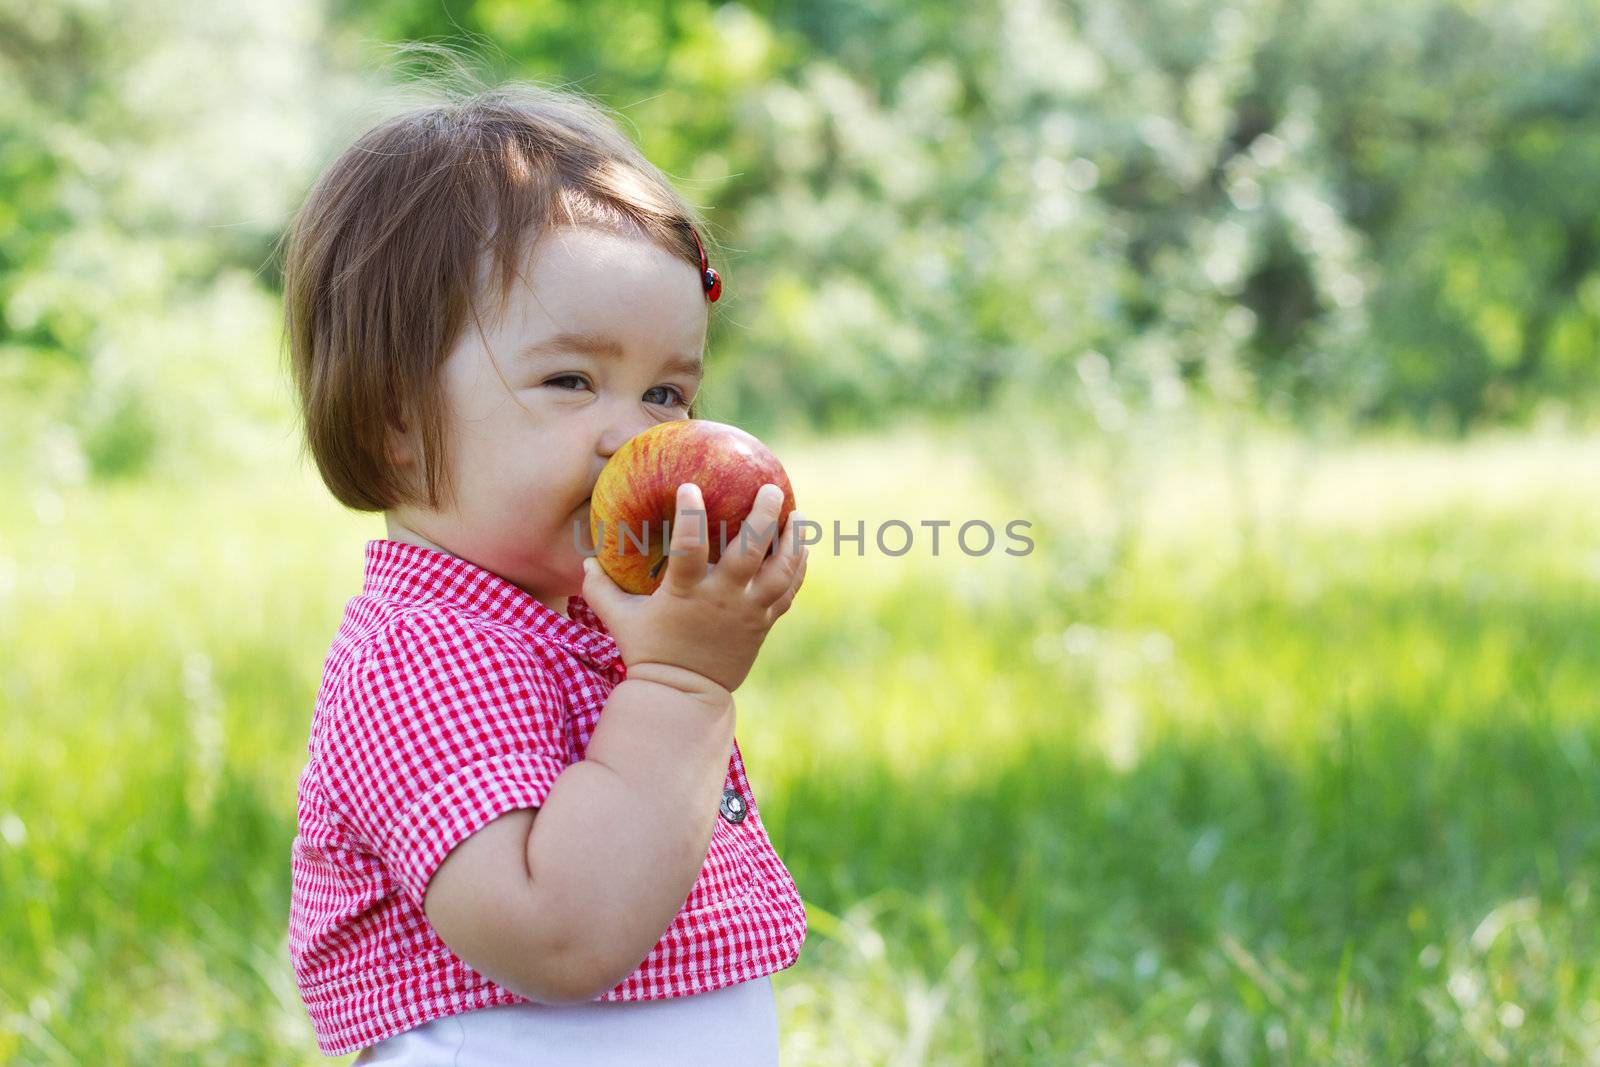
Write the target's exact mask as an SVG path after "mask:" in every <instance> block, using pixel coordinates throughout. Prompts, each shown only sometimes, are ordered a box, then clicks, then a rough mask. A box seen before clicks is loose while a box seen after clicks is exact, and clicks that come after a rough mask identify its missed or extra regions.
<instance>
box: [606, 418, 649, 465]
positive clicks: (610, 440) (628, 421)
mask: <svg viewBox="0 0 1600 1067" xmlns="http://www.w3.org/2000/svg"><path fill="white" fill-rule="evenodd" d="M653 425H655V420H654V419H650V418H647V417H645V416H643V415H637V416H631V417H628V418H621V419H616V420H614V421H612V422H611V423H609V424H608V425H607V426H606V427H605V429H604V430H602V431H601V433H600V440H599V441H598V442H597V444H598V449H597V451H599V453H600V454H601V455H602V456H605V457H606V458H608V459H609V458H610V457H611V454H612V453H613V452H615V451H616V450H617V449H619V448H621V447H622V446H623V444H624V443H625V442H626V441H627V440H628V439H629V438H631V437H633V436H634V435H635V434H638V433H643V432H644V431H645V430H647V429H649V428H650V427H651V426H653Z"/></svg>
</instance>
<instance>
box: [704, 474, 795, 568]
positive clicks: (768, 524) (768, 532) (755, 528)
mask: <svg viewBox="0 0 1600 1067" xmlns="http://www.w3.org/2000/svg"><path fill="white" fill-rule="evenodd" d="M782 507H783V491H782V490H781V489H779V488H778V487H777V486H776V485H774V484H772V483H771V482H768V483H766V484H765V485H763V486H762V487H761V489H760V490H759V491H758V492H757V493H756V499H755V503H753V504H752V505H751V506H750V514H749V515H746V516H745V518H744V521H743V522H741V523H740V524H739V532H738V533H736V534H734V536H733V540H732V542H731V543H730V544H728V545H726V546H724V548H723V550H722V556H721V558H720V559H718V560H717V572H718V573H719V574H720V575H722V576H723V577H724V578H725V579H726V580H727V581H729V582H730V583H732V584H733V585H735V586H737V587H738V588H740V589H743V588H744V587H745V586H747V585H748V584H750V579H751V578H754V577H755V574H756V571H758V570H759V569H760V568H761V561H762V559H763V558H765V556H766V554H767V546H768V545H770V544H771V543H772V538H773V537H774V536H775V535H776V534H777V532H778V511H779V509H781V508H782Z"/></svg>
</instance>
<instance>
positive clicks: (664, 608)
mask: <svg viewBox="0 0 1600 1067" xmlns="http://www.w3.org/2000/svg"><path fill="white" fill-rule="evenodd" d="M782 500H783V494H782V493H781V492H780V491H779V489H778V487H777V486H775V485H764V486H762V487H761V491H760V492H759V493H757V494H756V500H755V504H754V506H753V507H751V509H750V514H749V515H748V516H747V517H746V518H745V520H744V521H745V523H746V524H751V523H753V524H754V525H753V526H749V529H750V530H751V531H752V534H753V533H754V532H757V531H760V532H764V533H765V534H766V536H763V537H756V536H745V535H744V528H743V527H741V529H740V532H739V533H738V534H735V535H734V536H733V537H732V538H731V539H730V541H729V544H728V546H727V548H726V549H725V550H724V551H723V553H722V556H721V558H720V559H718V561H717V564H716V566H712V565H711V564H710V562H709V561H710V552H711V541H710V534H709V530H708V525H709V524H708V523H707V522H706V520H705V502H704V500H703V498H702V497H701V495H700V487H699V486H697V485H695V484H694V483H693V482H685V483H684V484H683V485H680V486H679V487H678V500H677V508H678V514H677V516H676V518H675V519H674V520H673V523H672V540H671V544H670V549H671V554H670V555H669V556H668V558H667V569H666V574H665V576H664V577H663V578H662V582H661V584H660V585H659V586H658V587H657V588H656V591H655V592H654V593H651V594H650V595H649V596H638V595H634V594H631V593H625V592H623V591H622V590H621V589H620V588H618V586H617V584H616V583H615V582H613V581H612V580H611V578H610V576H609V575H607V574H606V573H605V571H604V570H603V569H602V568H601V567H600V564H599V561H598V560H595V559H592V558H591V559H585V560H584V561H583V570H584V576H583V598H584V600H585V601H587V602H588V604H589V606H590V607H592V608H593V609H594V611H595V614H597V615H599V616H600V620H601V621H602V622H604V623H605V624H606V629H608V630H610V631H611V637H612V639H613V640H615V641H616V643H617V647H618V649H619V650H620V651H621V652H622V661H623V663H625V664H626V665H627V667H628V671H629V675H630V676H632V674H633V671H634V669H635V668H636V667H641V666H644V665H646V664H664V665H667V666H669V667H673V668H679V669H683V670H689V671H693V672H694V673H695V674H697V675H699V676H701V677H702V678H705V679H709V680H710V681H712V682H714V683H715V684H716V685H719V686H721V687H722V688H723V689H725V690H727V691H728V692H730V693H731V692H732V691H733V690H735V689H737V688H738V687H739V684H740V683H741V682H743V681H744V678H745V675H746V674H748V673H750V665H751V664H752V663H754V662H755V658H756V653H757V652H758V651H759V650H760V648H761V642H762V641H763V640H765V639H766V636H767V631H768V630H770V629H771V628H772V624H773V623H774V622H776V621H777V620H778V616H779V615H782V614H783V613H784V612H785V611H788V610H789V605H790V604H791V603H792V602H793V601H794V597H795V593H797V592H798V591H799V589H800V583H801V582H802V581H803V580H804V579H805V573H806V560H807V558H808V557H809V556H810V554H811V550H810V548H809V547H807V546H803V545H800V544H798V541H799V538H798V537H797V536H796V531H795V530H794V521H795V519H797V518H800V517H801V515H800V514H799V512H797V511H791V512H790V513H789V521H788V522H787V523H785V524H784V527H783V530H782V531H781V532H779V534H778V546H777V548H776V549H775V550H774V551H773V553H772V555H771V557H769V558H765V559H764V558H763V557H765V556H766V552H767V546H768V545H770V544H771V543H772V528H773V527H774V526H775V525H776V521H777V517H778V508H779V507H780V506H781V504H782ZM695 511H699V513H700V514H699V515H698V516H696V515H694V514H693V512H695ZM641 673H643V672H641ZM667 673H668V674H669V675H670V674H671V672H670V671H669V672H667Z"/></svg>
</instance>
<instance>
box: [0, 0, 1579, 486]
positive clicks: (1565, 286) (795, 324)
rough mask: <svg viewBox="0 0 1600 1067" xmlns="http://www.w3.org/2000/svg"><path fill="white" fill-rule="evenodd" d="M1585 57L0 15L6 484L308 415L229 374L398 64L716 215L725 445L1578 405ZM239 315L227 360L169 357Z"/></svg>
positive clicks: (1304, 6)
mask: <svg viewBox="0 0 1600 1067" xmlns="http://www.w3.org/2000/svg"><path fill="white" fill-rule="evenodd" d="M1597 30H1600V0H1564V2H1562V3H1557V4H1552V5H1542V6H1529V5H1525V4H1514V3H1512V2H1510V0H1491V2H1481V0H1424V2H1421V3H1418V4H1413V5H1407V6H1405V7H1403V8H1401V9H1395V8H1393V7H1392V6H1386V5H1380V4H1379V3H1377V2H1376V0H1319V2H1318V3H1314V4H1313V3H1309V2H1307V0H1206V2H1204V3H1198V4H1197V3H1194V2H1193V0H1150V2H1148V3H1145V4H1141V5H1134V6H1130V5H1126V4H1120V3H1114V2H1111V0H1070V2H1067V0H978V2H977V3H972V4H960V5H957V4H927V3H912V2H910V0H870V2H866V3H858V2H851V3H842V2H838V0H820V2H818V3H814V4H808V5H789V4H778V3H775V2H772V0H751V2H750V3H747V4H741V3H732V2H730V3H710V2H707V0H671V2H667V0H664V2H662V3H658V4H653V5H639V4H634V3H623V2H620V0H595V2H592V3H585V4H576V3H566V2H557V0H539V2H522V0H450V2H448V3H421V2H418V0H382V2H376V3H357V2H354V0H333V2H332V3H331V5H319V4H317V3H316V2H315V0H299V2H291V3H286V4H277V3H274V4H268V3H266V2H265V0H258V2H252V3H241V4H234V5H227V6H226V7H223V8H218V7H215V6H205V5H202V4H200V3H199V2H198V0H171V2H166V3H156V2H155V0H146V2H144V3H138V4H134V5H129V6H125V7H121V8H118V9H116V10H115V11H113V10H112V9H109V8H99V7H95V6H93V5H78V4H66V3H58V4H54V5H48V6H37V5H32V6H30V5H26V4H23V3H22V2H21V0H0V383H3V384H0V405H3V406H4V408H5V411H4V414H5V416H6V417H5V418H3V419H0V427H3V428H0V433H4V434H6V435H7V436H6V437H5V439H4V440H3V441H0V447H5V448H6V450H7V453H8V454H30V455H31V453H28V452H26V449H27V448H28V447H29V446H27V445H26V441H27V440H30V439H33V438H35V437H38V436H39V435H41V434H42V435H44V436H45V437H49V438H51V439H52V440H55V441H57V442H58V443H59V442H61V441H63V440H70V441H71V442H72V443H73V447H72V448H52V449H51V450H50V454H51V455H67V454H76V455H78V456H79V458H80V460H81V462H82V464H84V465H87V466H88V467H89V468H90V469H92V470H93V471H95V472H97V473H100V474H104V475H110V474H113V473H116V472H120V471H128V472H131V471H134V470H138V469H141V468H142V467H144V466H146V465H148V464H149V463H152V462H161V461H163V457H165V458H166V459H171V458H172V457H173V456H174V455H176V454H178V453H179V452H183V451H189V450H204V449H208V448H216V447H223V448H225V449H226V448H232V447H233V445H230V444H228V441H227V440H225V439H226V438H228V436H229V434H231V433H232V432H233V431H232V430H231V429H229V427H237V426H246V425H254V424H256V423H257V422H258V421H259V423H260V425H261V426H266V425H268V424H269V423H270V421H271V418H272V417H275V413H276V415H282V414H283V413H284V412H286V411H287V408H286V406H285V404H284V403H283V401H282V398H281V396H278V395H277V394H275V393H274V392H273V390H275V389H277V388H278V385H279V384H281V383H279V382H278V380H277V374H278V370H277V368H276V366H269V365H267V364H266V363H265V362H263V361H262V360H261V359H260V354H259V349H257V348H252V344H251V342H249V341H248V340H244V339H243V338H245V337H246V336H247V335H249V334H250V331H253V330H257V331H258V330H264V329H266V328H268V324H269V323H270V321H271V305H272V303H273V302H274V301H275V300H276V299H277V297H276V294H275V291H274V289H275V286H276V283H277V277H276V273H275V271H276V268H277V264H276V263H273V262H270V261H268V258H267V257H268V253H269V250H270V248H271V246H272V241H273V239H274V238H275V237H276V236H277V235H278V233H279V231H280V230H281V226H282V224H283V222H284V220H285V219H286V218H287V216H288V213H289V211H290V209H291V208H292V207H293V204H294V202H295V200H296V198H297V197H298V196H299V195H301V194H303V192H304V189H305V188H306V187H307V186H308V184H309V182H310V181H311V178H312V176H313V174H314V172H315V170H316V169H317V168H318V167H319V166H320V165H321V164H322V163H323V162H325V161H326V160H327V159H328V158H330V157H331V155H333V154H334V153H335V152H337V151H338V150H339V149H341V148H342V147H343V145H344V144H346V143H348V140H349V139H350V138H351V137H352V136H354V134H355V133H356V132H358V128H359V126H360V125H361V123H362V122H363V121H365V120H367V119H369V118H370V117H371V104H372V102H373V101H374V100H376V99H378V98H379V97H380V95H381V93H380V91H379V89H380V87H379V85H378V84H377V82H378V81H379V80H380V79H382V78H386V77H387V78H398V79H400V80H405V79H409V78H414V77H417V76H419V75H421V76H425V75H427V74H428V71H427V70H426V69H422V68H415V67H413V68H406V67H404V66H402V67H401V68H399V69H382V68H383V64H382V63H381V62H374V60H375V59H380V60H381V59H383V58H385V57H382V56H375V54H374V51H373V50H372V48H371V46H373V45H377V46H378V47H379V49H383V48H386V47H387V46H388V45H391V44H395V43H400V42H408V41H420V42H439V43H446V44H451V45H454V46H457V47H460V48H463V49H465V50H467V51H468V52H470V54H471V55H472V57H473V59H474V61H475V62H477V63H479V64H481V66H482V68H483V73H484V75H485V76H486V77H487V78H488V79H489V80H491V81H493V80H496V79H498V78H502V77H523V78H532V79H534V80H537V81H540V82H543V83H547V84H550V83H554V84H562V85H568V86H570V87H572V88H575V89H577V90H579V91H582V92H584V93H587V94H589V95H591V96H593V97H594V98H596V99H598V100H599V101H600V102H601V103H604V104H606V105H608V106H610V107H612V108H614V109H616V110H617V111H618V112H619V113H620V114H621V116H622V117H623V121H624V123H625V125H627V126H628V127H629V129H630V132H631V133H632V134H633V135H634V136H635V137H636V138H637V139H638V141H639V142H640V144H641V146H642V147H643V148H644V150H645V151H646V153H647V154H648V155H649V156H650V157H651V158H652V159H654V160H656V161H657V162H658V163H659V164H660V165H661V166H662V168H663V169H664V170H666V171H667V172H668V173H669V174H670V175H671V176H672V177H673V178H674V180H675V181H677V182H678V183H679V184H680V187H681V188H682V189H683V191H684V192H685V194H686V195H688V196H689V197H690V198H691V199H693V200H694V201H696V202H697V203H699V204H700V205H701V206H702V207H704V208H706V209H707V211H708V213H709V216H710V219H711V221H712V226H711V228H710V235H709V236H710V237H711V238H712V247H713V250H714V254H715V255H716V256H717V258H718V259H719V261H720V264H721V268H722V269H724V272H725V274H726V276H727V278H728V283H729V285H728V290H727V292H728V296H727V298H726V299H725V301H724V302H723V303H722V304H721V305H719V309H718V315H717V316H716V325H715V327H714V332H713V337H712V346H711V353H712V358H713V360H714V361H716V363H717V366H716V373H715V374H714V375H713V376H712V381H711V386H710V389H709V390H708V393H707V397H706V399H707V404H706V405H705V407H706V410H707V412H708V414H712V415H714V416H719V417H723V418H730V419H735V420H737V421H743V422H747V423H749V424H751V425H752V427H753V428H756V429H763V428H766V429H770V428H774V427H775V426H776V425H777V424H780V423H785V422H794V423H806V424H823V425H831V426H847V425H859V424H866V423H871V422H875V421H880V420H884V419H888V418H893V417H896V416H897V414H899V413H903V412H918V413H921V412H930V411H931V412H954V411H962V410H967V409H970V408H973V407H975V406H981V405H987V404H996V403H1002V402H1005V400H1006V397H1007V395H1008V394H1011V395H1015V396H1022V397H1026V398H1029V399H1038V398H1041V397H1059V398H1060V402H1061V404H1062V405H1063V407H1062V416H1061V417H1062V421H1064V422H1065V421H1085V422H1086V424H1087V425H1088V426H1090V427H1092V428H1096V429H1099V430H1113V429H1119V428H1126V427H1127V425H1128V417H1127V416H1128V413H1129V412H1130V411H1135V410H1140V409H1151V410H1160V409H1163V408H1172V407H1179V406H1182V405H1183V404H1185V403H1188V402H1189V401H1190V400H1191V399H1195V398H1204V399H1205V400H1206V401H1207V402H1224V403H1228V404H1253V405H1259V406H1260V407H1262V408H1263V409H1265V410H1266V411H1267V412H1269V413H1271V414H1272V415H1274V416H1277V417H1281V418H1284V419H1298V420H1323V419H1336V420H1348V419H1357V420H1359V419H1381V420H1412V421H1417V422H1421V423H1425V424H1428V425H1436V426H1442V427H1446V428H1453V429H1455V430H1457V431H1465V430H1467V429H1470V428H1471V427H1473V426H1475V425H1479V424H1483V423H1490V422H1497V421H1513V422H1514V421H1522V420H1526V419H1528V418H1529V417H1531V416H1532V415H1534V414H1535V413H1536V412H1537V410H1538V409H1539V408H1540V407H1541V406H1542V405H1554V406H1557V407H1561V406H1570V407H1573V408H1574V409H1576V408H1577V407H1578V406H1580V405H1584V406H1591V407H1592V405H1593V402H1594V400H1595V399H1596V389H1595V385H1596V344H1597V340H1600V263H1597V257H1600V222H1597V217H1596V216H1597V207H1600V195H1597V193H1596V186H1595V183H1594V182H1593V181H1592V180H1590V177H1589V176H1590V175H1591V174H1592V173H1593V172H1594V171H1595V169H1596V165H1597V164H1600V45H1597V44H1596V42H1597V41H1600V33H1597V32H1596V31H1597ZM196 85H204V86H206V87H207V91H205V92H195V91H193V87H194V86H196ZM241 281H243V282H244V283H245V284H246V288H247V289H248V288H249V287H250V286H256V287H257V288H255V289H254V291H255V292H256V293H257V296H258V300H257V301H256V302H255V303H252V302H251V301H250V299H249V298H248V296H246V295H242V294H243V291H242V290H240V289H239V283H240V282H241ZM241 301H242V302H243V303H240V302H241ZM208 308H209V309H210V310H209V311H207V310H206V309H208ZM225 308H231V309H233V310H232V311H227V312H224V310H223V309H225ZM225 313H226V314H227V315H229V316H230V317H229V318H228V319H227V320H226V322H227V323H231V324H232V325H233V329H234V330H235V331H238V337H239V338H240V340H239V342H238V344H239V346H241V347H242V351H233V350H230V351H220V350H218V348H217V346H215V345H211V346H207V345H206V344H205V342H204V341H203V340H202V339H200V338H199V337H196V338H195V339H194V340H193V341H192V342H191V344H190V345H188V346H185V345H183V344H178V345H173V344H164V343H162V341H163V339H164V338H163V324H167V326H166V328H169V329H170V327H171V324H174V323H178V322H189V323H203V322H208V321H213V320H214V318H215V316H218V315H222V314H225ZM208 316H211V317H212V318H209V319H208ZM136 336H137V337H144V338H146V339H147V340H146V341H143V342H141V344H142V345H143V347H138V348H132V347H130V346H129V341H128V339H129V338H130V337H136ZM251 361H254V362H251ZM1085 368H1092V369H1091V370H1089V371H1088V372H1087V377H1086V376H1085ZM1091 381H1092V382H1093V383H1095V384H1093V385H1092V386H1091V385H1090V384H1089V383H1090V382H1091ZM240 390H243V394H242V395H243V398H242V399H241V394H240ZM223 410H231V411H235V412H237V411H248V412H250V413H251V415H250V416H249V417H248V418H244V419H236V420H221V419H218V418H217V417H216V415H217V414H218V413H219V412H221V411H223ZM63 435H65V436H63ZM235 443H236V444H238V445H239V447H241V448H243V447H245V446H244V445H243V444H242V443H241V442H235ZM66 466H67V467H71V466H72V464H71V463H68V464H67V465H66Z"/></svg>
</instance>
